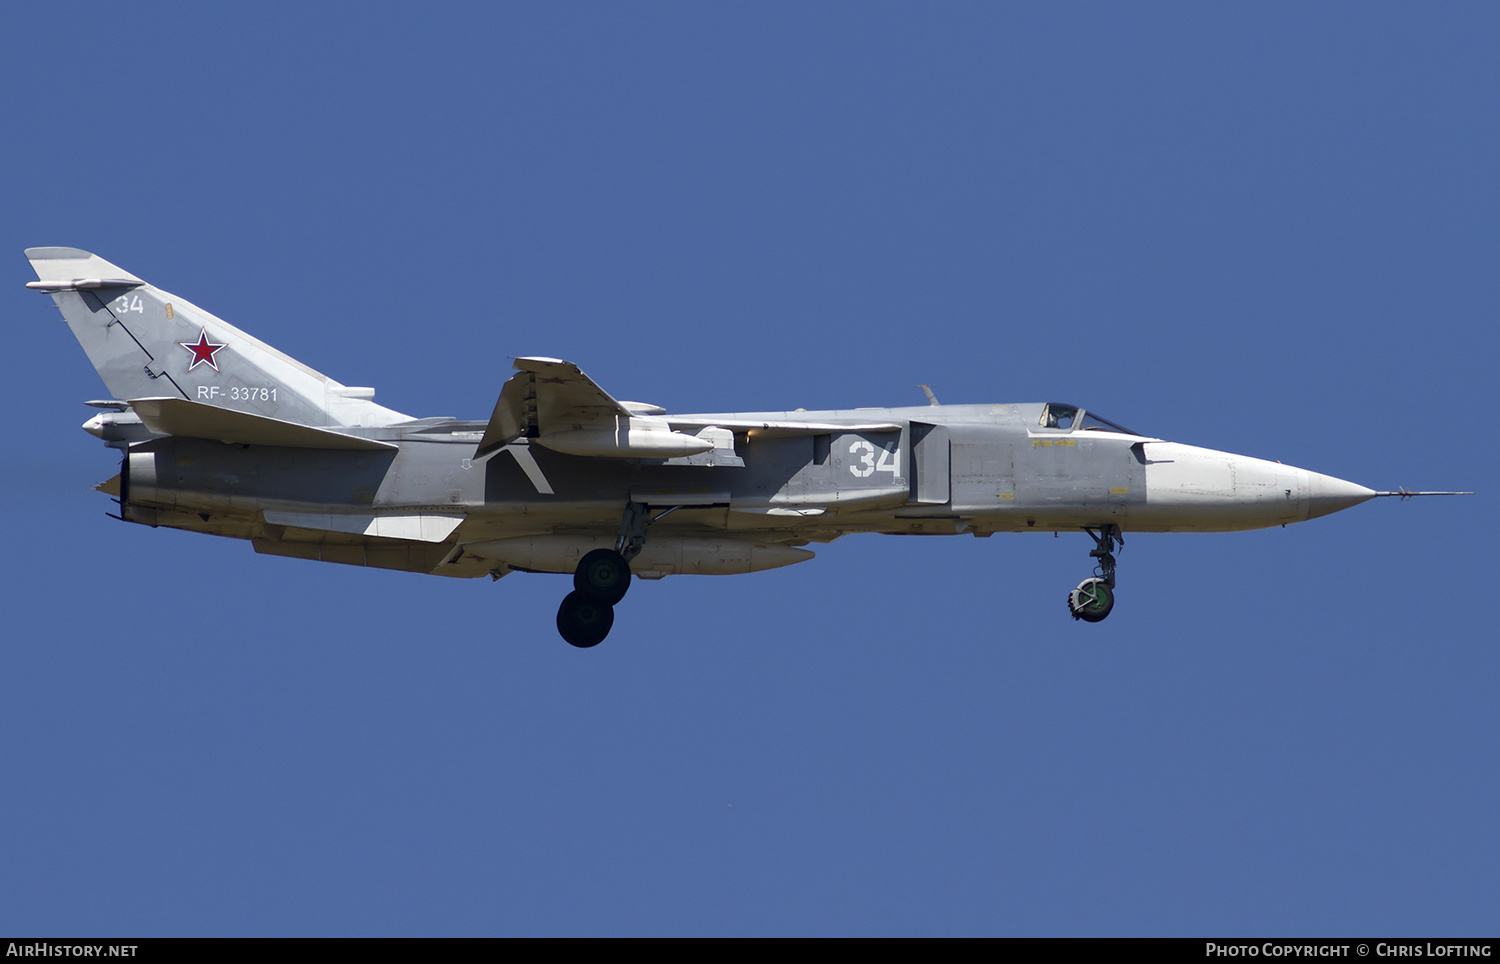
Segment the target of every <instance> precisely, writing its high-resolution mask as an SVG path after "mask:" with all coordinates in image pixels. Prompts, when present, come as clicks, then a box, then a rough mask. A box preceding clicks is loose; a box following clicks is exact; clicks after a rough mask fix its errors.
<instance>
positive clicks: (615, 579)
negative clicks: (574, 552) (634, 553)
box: [573, 549, 630, 606]
mask: <svg viewBox="0 0 1500 964" xmlns="http://www.w3.org/2000/svg"><path fill="white" fill-rule="evenodd" d="M573 588H574V589H576V590H578V591H579V592H581V593H583V594H584V595H585V596H588V597H589V598H590V599H593V600H595V601H596V602H601V603H603V604H604V605H606V606H613V605H614V604H615V603H617V602H619V601H620V600H621V599H624V598H625V591H626V590H627V589H629V588H630V563H628V562H626V561H625V557H624V556H622V555H620V554H619V553H618V552H616V551H614V550H613V549H595V550H593V551H592V552H589V553H587V554H585V555H584V557H583V558H582V559H580V560H578V568H577V569H575V570H573Z"/></svg>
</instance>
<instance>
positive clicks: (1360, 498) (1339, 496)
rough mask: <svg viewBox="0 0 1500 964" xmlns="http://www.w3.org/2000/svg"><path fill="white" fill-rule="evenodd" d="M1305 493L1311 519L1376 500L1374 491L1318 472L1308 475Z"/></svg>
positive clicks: (1308, 514)
mask: <svg viewBox="0 0 1500 964" xmlns="http://www.w3.org/2000/svg"><path fill="white" fill-rule="evenodd" d="M1303 492H1304V493H1305V500H1306V503H1307V510H1308V511H1307V517H1308V518H1309V519H1316V518H1317V517H1318V516H1320V515H1329V514H1330V513H1334V512H1337V511H1339V510H1340V509H1347V508H1349V507H1350V506H1354V505H1359V504H1360V503H1361V502H1365V501H1368V500H1369V499H1373V498H1375V490H1374V489H1367V488H1365V487H1364V486H1362V485H1356V484H1355V483H1353V482H1345V481H1344V480H1343V479H1336V478H1334V477H1333V476H1331V475H1319V474H1318V473H1317V472H1308V473H1307V483H1306V484H1305V485H1304V486H1303Z"/></svg>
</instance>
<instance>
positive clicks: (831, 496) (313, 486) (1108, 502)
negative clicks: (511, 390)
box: [95, 403, 1375, 575]
mask: <svg viewBox="0 0 1500 964" xmlns="http://www.w3.org/2000/svg"><path fill="white" fill-rule="evenodd" d="M1059 412H1063V413H1066V414H1065V416H1064V417H1063V418H1061V419H1059V418H1058V413H1059ZM95 421H97V420H95ZM673 421H674V424H687V425H689V426H690V427H694V426H705V427H708V426H713V425H714V424H716V423H723V424H729V425H734V426H737V428H736V430H735V431H733V432H722V431H721V432H720V435H721V436H732V439H728V438H726V439H724V440H723V441H722V443H721V445H720V446H719V447H717V448H715V449H714V450H713V451H710V452H708V453H706V454H703V455H694V456H691V457H684V458H676V459H636V458H624V459H622V458H598V457H591V456H579V455H573V454H569V453H566V452H558V451H555V450H553V449H551V448H549V447H548V446H547V445H545V444H542V443H541V442H540V441H539V440H537V439H526V438H518V439H516V440H514V441H513V442H511V443H510V444H508V445H506V446H505V447H503V448H501V449H500V450H499V451H497V452H495V453H493V454H491V455H489V456H488V457H485V458H482V459H475V458H474V457H473V456H474V451H475V448H476V445H477V443H478V440H479V438H480V436H481V435H482V433H483V432H484V430H485V426H486V423H485V422H480V421H459V420H452V419H424V420H418V421H413V422H409V423H402V424H397V425H392V426H386V427H381V428H373V429H363V430H353V429H347V428H346V429H345V431H347V432H357V433H358V434H360V435H363V436H364V437H369V438H375V439H380V440H385V441H389V442H393V443H395V444H396V446H397V447H396V448H395V449H393V450H389V451H376V452H371V451H333V450H309V449H301V448H279V447H275V446H261V445H226V444H224V443H222V442H218V441H211V440H205V439H192V438H181V437H166V438H155V439H151V440H147V441H143V442H137V443H136V444H134V445H131V446H130V448H129V450H128V452H127V455H126V471H125V478H124V480H123V481H124V486H123V488H124V491H125V495H126V503H127V504H126V517H127V518H130V519H132V520H133V521H140V522H147V523H148V524H157V525H169V526H173V527H178V528H186V529H193V530H198V531H206V532H215V533H218V534H222V535H231V536H238V537H240V538H250V539H253V540H255V541H256V543H257V548H258V549H261V551H271V552H276V551H279V550H278V548H277V547H278V546H280V547H283V548H285V547H286V546H288V545H290V546H296V545H298V544H299V543H303V542H307V541H309V540H308V539H305V538H304V539H299V538H298V536H299V534H301V533H303V532H304V531H306V532H323V533H334V534H337V533H343V534H344V535H346V536H348V537H350V538H349V539H337V538H335V539H333V540H332V541H330V540H329V539H328V538H322V539H320V540H318V541H319V543H320V544H323V545H329V546H338V545H342V544H346V543H347V544H349V545H351V546H352V545H355V544H362V545H364V546H365V547H366V548H369V547H371V546H374V547H375V548H377V549H383V550H385V551H386V552H387V555H389V557H390V558H391V559H392V560H394V561H396V562H399V563H400V564H399V565H396V566H395V567H396V568H411V569H417V570H425V571H438V566H439V563H440V562H441V561H442V560H445V559H446V560H448V561H447V563H446V565H447V566H448V567H450V568H449V570H448V574H452V575H479V574H483V573H484V572H486V571H491V570H492V569H493V568H494V567H493V566H490V565H488V563H493V562H499V563H501V564H502V565H503V566H504V567H509V568H520V569H537V570H544V571H570V569H569V566H570V565H571V562H576V559H577V557H578V555H579V554H580V553H581V552H584V551H587V549H588V548H592V547H598V546H603V545H612V544H613V543H614V540H615V538H616V534H617V532H618V530H619V527H620V520H621V512H622V507H623V506H625V505H626V504H627V503H639V504H643V505H646V506H651V507H655V508H656V509H657V510H658V511H664V510H667V509H670V510H671V512H670V514H668V515H665V516H663V517H662V518H661V519H660V521H659V522H657V523H656V524H655V525H654V526H653V528H652V531H651V540H650V541H651V542H652V543H656V544H658V545H659V546H660V545H665V544H668V543H670V542H671V540H673V539H677V540H679V541H680V540H688V541H689V542H691V541H692V540H695V539H697V540H700V541H701V540H703V539H710V540H713V539H717V540H718V541H719V542H721V543H733V542H737V541H744V542H746V543H747V544H748V545H749V546H752V547H753V546H757V545H758V546H759V547H760V548H761V549H762V550H763V552H762V553H761V555H762V556H764V558H763V559H762V560H761V562H763V563H765V564H763V565H762V564H756V563H755V561H754V560H750V561H748V562H745V563H744V564H743V565H741V564H739V563H735V564H733V565H730V566H729V568H723V567H716V566H715V565H713V564H710V565H706V566H701V565H700V566H699V567H698V568H696V569H684V568H674V567H672V566H670V565H669V566H668V571H700V572H718V571H748V570H749V569H758V568H770V567H771V566H772V565H785V564H787V563H789V562H795V561H800V560H801V558H805V556H797V557H795V558H792V557H787V556H786V555H785V553H782V554H780V555H778V552H779V551H780V549H781V548H784V547H795V546H800V545H805V544H807V543H809V542H827V541H830V540H832V539H835V538H837V537H839V536H841V535H844V534H847V533H850V532H881V533H892V534H933V535H952V534H961V533H969V534H973V535H980V536H984V535H989V534H991V533H995V532H1013V531H1026V530H1040V531H1058V530H1070V531H1076V530H1077V529H1079V528H1081V527H1087V526H1103V525H1115V526H1118V527H1119V529H1120V530H1123V531H1126V532H1131V531H1135V532H1225V531H1233V530H1243V529H1258V528H1265V527H1268V526H1279V525H1286V524H1289V523H1292V522H1300V521H1303V520H1306V519H1310V518H1314V517H1316V516H1320V515H1325V514H1327V513H1329V512H1333V511H1337V510H1338V509H1342V508H1346V507H1348V506H1351V505H1355V504H1358V503H1359V502H1363V501H1365V500H1366V499H1368V498H1371V497H1373V496H1374V495H1375V493H1374V492H1373V491H1372V490H1370V489H1367V488H1365V487H1363V486H1359V485H1355V484H1353V483H1350V482H1345V481H1342V480H1340V479H1335V478H1332V477H1330V476H1326V475H1320V474H1318V473H1315V472H1310V471H1307V470H1305V469H1300V468H1294V467H1292V466H1287V465H1282V464H1281V463H1279V462H1269V461H1265V460H1262V459H1257V458H1251V457H1248V456H1243V455H1235V454H1231V453H1226V452H1219V451H1214V450H1212V449H1206V448H1200V447H1196V446H1191V445H1184V444H1181V443H1177V442H1170V441H1165V440H1162V439H1159V438H1155V437H1151V436H1147V435H1138V434H1135V433H1132V432H1130V431H1128V430H1125V429H1122V428H1120V427H1119V426H1115V425H1113V424H1111V423H1108V422H1103V421H1102V420H1099V419H1094V418H1090V417H1088V416H1087V415H1086V413H1084V412H1082V411H1080V410H1078V409H1075V408H1074V407H1072V406H1062V405H1057V404H1056V403H1053V404H1050V405H1049V404H1039V403H1033V404H1010V405H944V406H921V407H912V408H891V409H858V410H834V411H820V412H803V411H797V412H762V413H721V414H705V415H691V416H680V417H676V416H674V417H673ZM753 423H762V424H765V425H767V426H771V427H769V428H767V429H765V430H757V429H756V428H753V427H752V428H746V427H745V426H747V425H750V424H753ZM797 424H804V425H818V426H822V427H826V428H829V430H828V431H817V432H812V433H799V432H796V431H793V430H791V429H789V428H788V427H787V426H795V425H797ZM872 424H878V425H884V426H889V427H886V428H877V429H875V430H871V429H870V428H869V426H870V425H872ZM840 425H847V426H850V429H849V430H847V431H841V430H839V429H837V428H834V426H840ZM97 429H98V426H97V425H95V430H96V431H97ZM700 431H705V429H700ZM370 519H374V520H377V521H375V522H369V521H367V520H370ZM382 519H383V520H384V526H383V527H382V525H381V523H380V521H379V520H382ZM424 520H425V521H424ZM431 520H439V521H438V522H437V523H436V524H434V523H433V522H432V521H431ZM441 520H449V522H450V523H451V524H449V525H447V526H446V529H447V531H446V532H442V533H441V534H442V538H441V539H440V540H439V539H435V538H434V536H435V535H437V534H438V532H439V531H440V530H442V529H443V528H444V526H443V524H442V521H441ZM434 525H436V529H434ZM423 526H426V530H425V532H424V530H423ZM288 529H290V530H291V533H290V534H291V538H288V532H287V530H288ZM464 547H467V550H468V551H467V554H465V552H464V551H463V549H464ZM738 548H743V547H738ZM455 549H458V550H459V551H458V552H457V553H456V554H455V552H454V550H455ZM341 551H342V552H344V554H345V555H350V552H352V549H351V550H349V551H344V550H339V549H334V550H332V551H331V552H329V553H322V551H321V550H320V555H319V556H318V557H319V558H324V557H325V556H326V557H328V558H329V561H353V560H352V557H351V558H350V559H348V560H344V559H339V558H335V557H337V556H339V555H340V552H341ZM750 552H751V549H748V548H743V552H742V554H749V553H750ZM292 554H298V553H292ZM455 556H456V561H455ZM554 557H555V558H554ZM465 562H467V565H465V564H464V563H465ZM366 564H380V563H378V562H376V563H370V562H368V561H367V562H366ZM454 565H457V566H458V567H459V568H458V569H457V570H454V569H452V567H453V566H454ZM650 565H651V563H650V560H649V559H644V560H642V562H641V564H640V565H639V566H638V567H637V568H638V569H640V570H641V571H645V572H654V571H655V570H652V569H651V568H650Z"/></svg>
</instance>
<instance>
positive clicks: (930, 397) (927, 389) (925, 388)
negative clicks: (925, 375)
mask: <svg viewBox="0 0 1500 964" xmlns="http://www.w3.org/2000/svg"><path fill="white" fill-rule="evenodd" d="M917 387H918V388H920V389H921V390H922V394H923V395H926V396H927V404H928V405H941V404H943V403H942V402H940V401H938V400H937V396H936V395H934V394H932V386H931V385H918V386H917Z"/></svg>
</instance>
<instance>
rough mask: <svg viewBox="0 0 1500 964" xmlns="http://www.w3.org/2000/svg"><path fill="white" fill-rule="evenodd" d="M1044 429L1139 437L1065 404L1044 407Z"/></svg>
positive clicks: (1049, 404) (1055, 403) (1128, 430)
mask: <svg viewBox="0 0 1500 964" xmlns="http://www.w3.org/2000/svg"><path fill="white" fill-rule="evenodd" d="M1041 426H1042V428H1055V429H1059V430H1061V431H1064V432H1073V431H1078V432H1118V433H1120V434H1121V435H1137V434H1139V433H1137V432H1132V431H1131V430H1130V429H1128V428H1125V427H1124V426H1121V425H1116V424H1115V423H1114V422H1111V421H1109V420H1107V419H1102V418H1100V417H1099V416H1097V415H1093V414H1091V413H1089V412H1086V411H1084V410H1083V409H1081V408H1079V407H1078V406H1077V405H1068V404H1065V403H1063V402H1048V403H1047V404H1045V405H1043V406H1042V418H1041Z"/></svg>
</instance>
